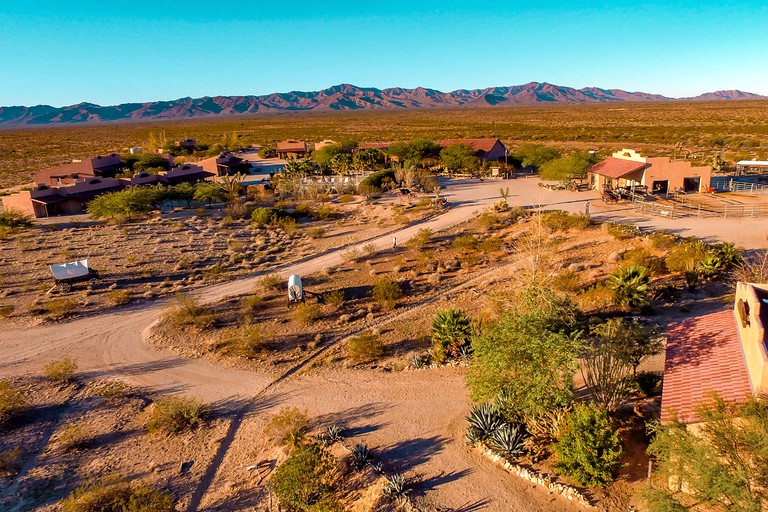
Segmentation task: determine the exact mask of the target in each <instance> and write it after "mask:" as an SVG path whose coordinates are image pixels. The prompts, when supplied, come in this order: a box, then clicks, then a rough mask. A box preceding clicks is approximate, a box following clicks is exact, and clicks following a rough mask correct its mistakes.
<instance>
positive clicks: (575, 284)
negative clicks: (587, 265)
mask: <svg viewBox="0 0 768 512" xmlns="http://www.w3.org/2000/svg"><path fill="white" fill-rule="evenodd" d="M580 287H581V275H580V274H579V273H578V272H575V271H573V270H567V269H566V270H561V271H560V272H559V273H558V274H557V275H556V276H555V277H554V279H552V288H554V289H555V290H557V291H560V292H575V291H577V290H578V289H579V288H580Z"/></svg>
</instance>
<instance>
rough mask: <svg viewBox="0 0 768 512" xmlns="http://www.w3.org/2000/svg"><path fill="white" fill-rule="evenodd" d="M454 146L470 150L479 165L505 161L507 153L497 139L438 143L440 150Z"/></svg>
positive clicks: (453, 140)
mask: <svg viewBox="0 0 768 512" xmlns="http://www.w3.org/2000/svg"><path fill="white" fill-rule="evenodd" d="M455 144H464V145H467V146H469V147H471V148H472V151H474V152H475V156H476V157H477V158H479V159H480V162H481V163H485V162H498V161H499V160H500V159H506V158H507V154H508V153H509V151H508V150H507V147H506V146H505V145H504V144H502V142H501V141H500V140H499V139H492V138H488V139H445V140H444V141H442V142H441V143H440V147H441V148H447V147H448V146H453V145H455Z"/></svg>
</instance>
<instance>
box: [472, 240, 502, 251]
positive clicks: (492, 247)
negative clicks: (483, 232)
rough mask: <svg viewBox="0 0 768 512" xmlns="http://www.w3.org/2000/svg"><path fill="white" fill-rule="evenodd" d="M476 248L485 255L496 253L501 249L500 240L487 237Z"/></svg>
mask: <svg viewBox="0 0 768 512" xmlns="http://www.w3.org/2000/svg"><path fill="white" fill-rule="evenodd" d="M477 248H478V249H480V251H481V252H483V253H485V254H487V253H489V252H496V251H498V250H499V249H501V238H498V237H495V236H489V237H488V238H486V239H485V240H483V241H482V242H480V243H478V244H477Z"/></svg>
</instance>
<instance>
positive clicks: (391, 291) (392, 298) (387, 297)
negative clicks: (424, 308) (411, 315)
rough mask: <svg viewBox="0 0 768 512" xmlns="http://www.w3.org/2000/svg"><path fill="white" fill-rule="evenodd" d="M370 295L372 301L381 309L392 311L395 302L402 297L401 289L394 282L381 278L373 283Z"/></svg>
mask: <svg viewBox="0 0 768 512" xmlns="http://www.w3.org/2000/svg"><path fill="white" fill-rule="evenodd" d="M371 295H372V296H373V300H375V301H376V302H378V303H379V304H381V305H382V306H383V307H385V308H387V309H393V308H394V307H395V306H396V305H397V301H398V300H400V299H401V298H402V297H403V289H402V288H401V287H400V284H399V283H397V282H396V281H393V280H391V279H389V278H386V277H383V278H381V279H377V280H376V281H375V282H374V283H373V290H372V291H371Z"/></svg>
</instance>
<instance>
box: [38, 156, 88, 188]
mask: <svg viewBox="0 0 768 512" xmlns="http://www.w3.org/2000/svg"><path fill="white" fill-rule="evenodd" d="M95 175H96V174H95V173H94V171H93V166H92V165H91V162H90V160H86V161H84V162H72V163H71V164H64V165H59V166H56V167H51V168H50V169H45V170H44V171H40V172H37V173H35V182H36V183H47V182H49V181H50V179H51V178H78V177H87V176H95Z"/></svg>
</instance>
